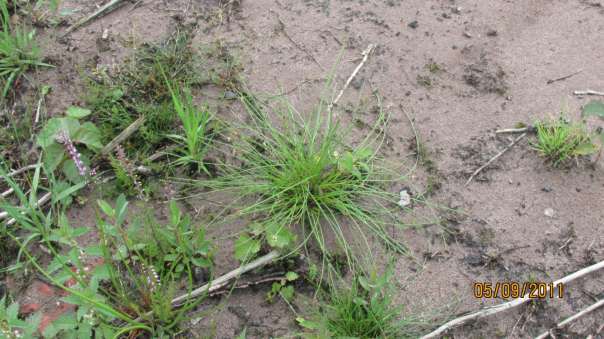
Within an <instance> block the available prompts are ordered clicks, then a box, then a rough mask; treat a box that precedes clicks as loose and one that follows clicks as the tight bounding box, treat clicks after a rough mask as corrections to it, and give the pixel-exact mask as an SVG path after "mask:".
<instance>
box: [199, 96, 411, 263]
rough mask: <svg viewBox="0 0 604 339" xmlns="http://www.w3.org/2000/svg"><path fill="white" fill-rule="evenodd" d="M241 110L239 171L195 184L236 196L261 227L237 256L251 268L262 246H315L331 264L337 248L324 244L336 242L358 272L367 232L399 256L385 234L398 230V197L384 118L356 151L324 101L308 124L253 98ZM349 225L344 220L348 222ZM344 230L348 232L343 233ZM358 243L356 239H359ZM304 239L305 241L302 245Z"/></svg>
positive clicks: (287, 109)
mask: <svg viewBox="0 0 604 339" xmlns="http://www.w3.org/2000/svg"><path fill="white" fill-rule="evenodd" d="M241 98H242V103H243V104H244V106H245V108H246V110H247V112H248V119H249V120H250V121H249V122H248V123H247V124H246V125H245V126H242V127H241V128H242V129H243V130H242V131H241V135H242V137H241V139H240V140H238V141H237V143H236V144H235V145H234V146H233V147H234V152H235V153H236V154H237V157H238V159H239V160H241V162H242V164H241V165H236V166H229V165H226V164H225V165H223V166H221V168H220V170H221V173H222V174H223V176H222V177H221V178H217V179H215V180H210V181H207V180H206V181H196V182H195V183H196V184H198V185H200V186H204V187H210V188H211V189H213V190H216V191H218V190H225V191H230V192H233V193H234V194H235V195H236V196H237V197H239V198H238V199H236V201H235V202H234V203H233V205H235V204H237V206H238V207H239V208H240V209H239V213H238V215H239V216H241V215H244V216H250V217H253V218H254V220H255V222H254V223H253V224H252V225H250V226H249V227H248V229H247V230H246V231H245V232H243V234H242V235H241V236H240V237H239V239H238V240H237V241H236V243H235V257H236V258H238V259H239V260H241V261H246V260H248V259H250V258H251V257H252V256H254V255H255V254H256V253H258V252H259V251H260V249H261V247H262V244H263V243H267V244H268V245H269V246H271V247H274V248H280V249H285V248H293V247H296V246H298V247H300V246H306V245H307V244H308V242H307V240H308V239H314V240H315V241H314V243H313V244H316V245H318V247H319V250H320V252H321V253H323V254H324V255H325V256H324V258H325V259H327V258H329V257H331V256H332V254H333V253H334V251H333V250H334V248H330V247H332V246H331V245H330V244H328V243H327V241H326V238H327V236H326V234H330V235H333V236H334V237H335V239H336V244H337V245H339V248H338V249H335V252H338V251H340V250H344V251H345V253H346V258H347V262H348V264H349V266H351V267H352V266H353V262H354V261H355V256H354V255H352V252H353V251H352V247H351V243H352V242H353V241H356V240H360V244H361V245H363V244H364V245H366V246H367V249H368V250H369V244H368V239H367V238H366V234H367V232H369V233H371V234H373V235H375V236H376V237H377V238H378V239H380V240H382V241H383V242H384V243H386V244H387V245H388V246H389V247H390V248H391V249H394V250H396V251H398V252H399V253H403V252H405V247H404V246H403V245H402V244H400V243H399V242H397V241H396V240H394V239H392V238H391V237H390V236H389V235H388V234H387V233H386V231H385V229H384V227H385V225H386V223H389V222H390V223H391V224H394V225H396V224H399V225H400V223H399V222H398V221H397V220H396V216H395V214H394V213H389V212H391V211H390V208H392V209H394V208H396V205H395V201H396V197H395V196H394V195H393V194H391V193H389V192H387V191H385V190H384V188H383V186H384V185H385V184H387V183H389V182H391V181H389V179H388V177H389V174H388V171H387V170H386V169H385V168H383V167H382V166H381V165H380V162H379V159H378V158H379V157H378V150H379V148H380V145H381V142H382V138H383V135H382V133H381V132H380V131H383V127H384V126H383V124H384V123H385V121H386V118H385V115H384V114H380V115H379V118H378V121H377V123H376V127H375V128H374V129H372V130H373V131H378V132H376V133H370V134H369V135H368V136H367V137H366V138H365V139H364V140H363V141H362V142H360V143H358V145H357V146H355V147H348V146H346V140H345V138H346V136H347V132H346V128H345V127H344V126H342V125H341V124H340V122H339V121H338V119H336V118H335V117H334V116H333V114H332V113H331V112H329V111H325V109H326V107H325V105H324V103H323V102H321V103H320V104H319V107H318V108H317V109H316V111H315V112H314V113H313V114H312V116H311V118H310V119H309V120H307V119H304V118H303V117H302V116H301V115H300V114H299V113H298V112H297V111H296V110H295V109H294V108H293V107H292V106H291V105H289V103H287V102H282V106H283V107H279V108H278V109H275V110H272V111H271V113H273V116H272V117H271V118H272V119H269V114H268V113H267V111H268V110H269V108H268V107H267V106H266V105H263V104H261V103H260V102H259V101H258V100H257V99H256V98H254V97H252V96H251V95H249V94H242V95H241ZM343 220H344V221H343ZM344 225H346V226H344ZM357 233H358V234H359V235H360V239H358V238H357V239H351V237H352V236H353V235H354V234H357ZM298 236H300V239H302V240H301V241H297V239H298Z"/></svg>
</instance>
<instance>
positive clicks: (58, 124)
mask: <svg viewBox="0 0 604 339" xmlns="http://www.w3.org/2000/svg"><path fill="white" fill-rule="evenodd" d="M90 113H91V111H90V110H88V109H84V108H80V107H70V108H68V109H67V111H66V116H65V117H60V118H51V119H50V120H48V122H47V123H46V125H45V126H44V128H43V129H42V131H40V134H39V135H38V138H37V143H38V145H39V146H40V147H42V150H43V152H44V166H45V168H46V169H47V170H48V171H50V172H54V170H55V169H57V168H58V167H59V166H61V165H62V167H61V169H62V172H63V174H65V176H66V177H67V179H69V180H70V181H71V182H74V183H77V182H81V181H83V180H84V179H85V178H86V176H87V175H89V174H91V171H89V169H88V168H87V167H86V166H90V156H91V155H92V153H91V152H96V151H98V150H100V149H101V148H102V144H101V134H100V132H99V130H98V128H97V127H96V126H95V125H94V124H93V123H92V122H90V121H87V122H84V123H83V124H81V123H80V119H82V118H84V117H86V116H88V115H90ZM78 144H82V145H84V146H86V148H87V149H86V150H82V151H81V152H80V151H78V149H77V148H76V145H78ZM92 174H94V172H93V171H92Z"/></svg>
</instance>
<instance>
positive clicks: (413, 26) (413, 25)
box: [407, 20, 419, 29]
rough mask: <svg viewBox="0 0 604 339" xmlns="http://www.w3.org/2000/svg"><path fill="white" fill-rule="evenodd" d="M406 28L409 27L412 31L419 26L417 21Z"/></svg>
mask: <svg viewBox="0 0 604 339" xmlns="http://www.w3.org/2000/svg"><path fill="white" fill-rule="evenodd" d="M407 26H409V27H411V28H413V29H416V28H417V26H419V23H418V22H417V20H413V21H411V22H410V23H409V24H408V25H407Z"/></svg>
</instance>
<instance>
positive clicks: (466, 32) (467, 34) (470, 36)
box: [463, 31, 472, 39]
mask: <svg viewBox="0 0 604 339" xmlns="http://www.w3.org/2000/svg"><path fill="white" fill-rule="evenodd" d="M463 36H465V37H466V38H468V39H472V34H470V32H468V31H465V32H463Z"/></svg>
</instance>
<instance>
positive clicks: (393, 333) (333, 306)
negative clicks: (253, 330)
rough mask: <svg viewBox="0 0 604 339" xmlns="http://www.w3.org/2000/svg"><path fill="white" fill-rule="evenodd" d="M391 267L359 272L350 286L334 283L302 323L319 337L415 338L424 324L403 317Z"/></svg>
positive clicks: (302, 319)
mask: <svg viewBox="0 0 604 339" xmlns="http://www.w3.org/2000/svg"><path fill="white" fill-rule="evenodd" d="M391 275H392V273H391V269H389V270H387V271H386V273H385V274H383V275H376V274H371V275H368V276H366V275H360V276H357V277H355V278H354V280H353V282H352V285H351V286H349V287H346V286H344V287H342V288H335V287H332V289H331V290H330V292H329V293H328V295H327V296H326V297H325V298H323V299H324V300H323V302H322V304H320V305H319V306H318V307H316V308H315V309H314V312H313V314H312V315H311V316H310V317H309V319H308V320H307V319H304V318H298V322H299V323H300V325H301V326H302V327H304V328H306V329H309V330H311V332H313V333H315V334H316V335H318V337H319V338H359V339H369V338H392V339H394V338H416V337H418V334H419V330H420V329H421V325H425V324H423V323H422V322H421V321H419V320H418V319H415V318H412V317H404V316H403V315H402V313H403V311H404V308H403V307H402V306H401V305H395V303H394V300H393V293H392V292H393V288H392V286H393V285H392V284H391V283H392V282H391Z"/></svg>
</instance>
